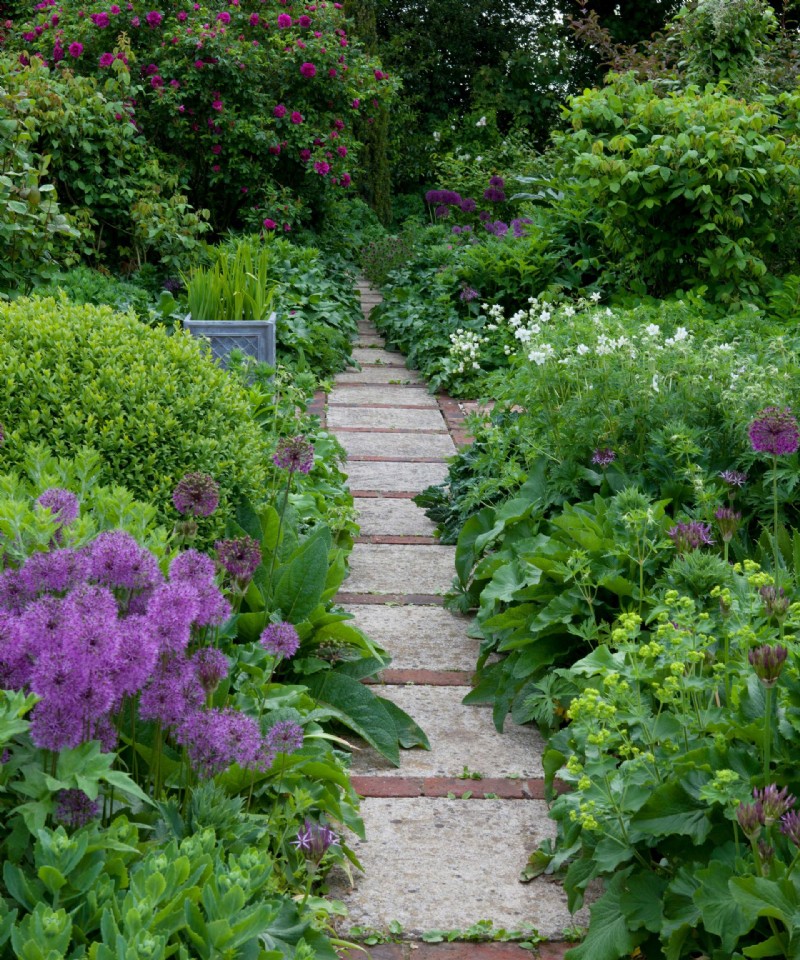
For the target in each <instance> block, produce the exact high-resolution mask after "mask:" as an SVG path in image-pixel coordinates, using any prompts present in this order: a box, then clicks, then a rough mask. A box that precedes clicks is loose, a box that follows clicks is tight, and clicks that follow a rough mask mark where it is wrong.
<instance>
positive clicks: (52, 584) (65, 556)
mask: <svg viewBox="0 0 800 960" xmlns="http://www.w3.org/2000/svg"><path fill="white" fill-rule="evenodd" d="M88 567H89V560H88V557H87V556H86V554H84V553H81V552H79V551H77V550H67V549H63V550H48V551H47V552H46V553H33V554H31V555H30V556H29V557H28V559H27V560H26V561H25V564H24V566H23V567H22V568H21V573H22V576H23V577H24V580H25V584H26V588H27V592H28V594H29V595H30V596H36V595H37V594H40V593H66V592H67V590H71V589H72V588H73V587H76V586H77V585H78V584H79V583H81V582H82V581H83V580H85V579H86V575H87V572H88Z"/></svg>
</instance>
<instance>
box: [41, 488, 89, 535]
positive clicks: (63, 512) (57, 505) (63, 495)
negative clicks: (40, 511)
mask: <svg viewBox="0 0 800 960" xmlns="http://www.w3.org/2000/svg"><path fill="white" fill-rule="evenodd" d="M36 503H37V505H38V506H40V507H44V508H45V509H47V510H49V511H50V513H51V514H52V516H53V519H54V520H57V521H58V524H59V526H60V527H68V526H69V525H70V524H71V523H72V522H73V521H74V520H77V519H78V514H79V513H80V503H79V502H78V498H77V497H76V496H75V494H74V493H71V492H70V491H69V490H63V489H62V488H61V487H50V488H49V489H48V490H45V491H44V493H42V494H41V496H39V497H37V499H36Z"/></svg>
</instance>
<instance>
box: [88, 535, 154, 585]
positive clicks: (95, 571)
mask: <svg viewBox="0 0 800 960" xmlns="http://www.w3.org/2000/svg"><path fill="white" fill-rule="evenodd" d="M88 555H89V572H90V575H91V576H92V578H93V579H94V580H96V581H97V582H98V583H101V584H103V585H104V586H107V587H111V588H112V589H120V590H146V589H148V588H151V587H154V586H156V585H157V584H159V583H161V581H162V580H163V577H162V575H161V571H160V570H159V567H158V561H157V560H156V558H155V557H154V556H153V554H152V553H150V551H149V550H146V549H145V548H144V547H140V546H139V544H138V543H137V542H136V540H135V539H134V538H133V537H132V536H131V535H130V534H129V533H128V532H127V531H125V530H107V531H105V532H103V533H101V534H99V535H98V536H97V537H96V538H95V539H94V540H93V541H92V543H91V544H90V545H89V547H88Z"/></svg>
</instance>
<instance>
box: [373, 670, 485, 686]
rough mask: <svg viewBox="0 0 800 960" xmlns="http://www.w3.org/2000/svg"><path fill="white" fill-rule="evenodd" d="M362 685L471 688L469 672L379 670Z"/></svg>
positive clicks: (470, 674)
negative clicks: (417, 685) (383, 684)
mask: <svg viewBox="0 0 800 960" xmlns="http://www.w3.org/2000/svg"><path fill="white" fill-rule="evenodd" d="M364 683H370V684H381V683H385V684H386V685H387V686H390V687H397V686H402V685H404V684H408V683H414V684H421V685H423V686H426V687H469V686H472V673H471V672H470V671H469V670H392V669H391V667H390V668H389V669H387V670H381V672H380V673H378V674H376V675H375V676H374V677H368V678H367V679H366V680H364Z"/></svg>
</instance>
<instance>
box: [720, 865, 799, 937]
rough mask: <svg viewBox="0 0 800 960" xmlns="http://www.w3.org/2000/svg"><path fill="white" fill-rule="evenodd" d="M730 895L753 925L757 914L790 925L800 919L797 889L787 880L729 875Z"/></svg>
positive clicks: (757, 916)
mask: <svg viewBox="0 0 800 960" xmlns="http://www.w3.org/2000/svg"><path fill="white" fill-rule="evenodd" d="M728 888H729V889H730V892H731V896H732V897H733V899H734V900H735V901H736V904H737V905H738V907H739V909H740V910H741V911H742V914H743V921H742V922H744V921H745V920H746V921H748V922H749V925H750V926H751V927H752V926H753V925H754V924H755V922H756V920H757V919H758V918H759V917H772V918H774V919H775V920H779V921H780V922H781V923H782V924H783V925H784V926H786V927H789V928H791V926H792V925H793V924H797V923H798V921H800V914H799V913H798V907H800V900H798V896H797V890H796V889H795V886H794V884H793V883H792V882H791V881H790V880H768V879H767V878H766V877H732V878H731V879H730V880H729V881H728Z"/></svg>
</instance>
